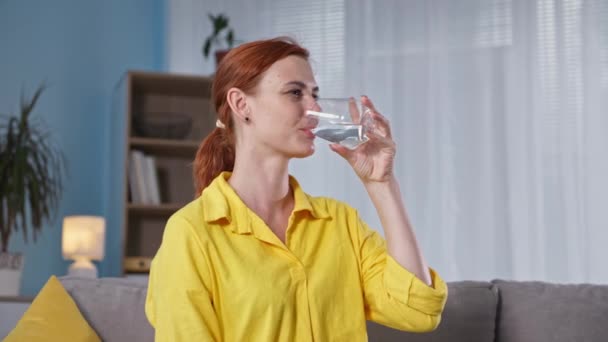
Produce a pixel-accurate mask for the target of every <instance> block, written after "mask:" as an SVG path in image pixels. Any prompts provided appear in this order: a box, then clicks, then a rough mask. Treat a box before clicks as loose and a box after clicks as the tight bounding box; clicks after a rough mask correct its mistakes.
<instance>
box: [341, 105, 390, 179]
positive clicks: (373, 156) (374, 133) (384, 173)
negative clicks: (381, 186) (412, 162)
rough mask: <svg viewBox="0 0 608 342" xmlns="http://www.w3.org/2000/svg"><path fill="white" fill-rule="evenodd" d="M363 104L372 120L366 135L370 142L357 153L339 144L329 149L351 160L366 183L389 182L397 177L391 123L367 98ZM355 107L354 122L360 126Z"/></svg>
mask: <svg viewBox="0 0 608 342" xmlns="http://www.w3.org/2000/svg"><path fill="white" fill-rule="evenodd" d="M361 103H362V104H363V106H365V107H367V108H369V110H370V112H369V113H368V114H366V115H369V116H370V117H369V118H367V119H371V125H369V126H368V131H367V134H366V135H367V137H368V138H369V140H368V141H367V142H365V143H363V144H361V145H359V146H357V148H356V149H354V150H350V149H348V148H346V147H344V146H342V145H339V144H331V145H330V146H329V147H330V148H331V149H332V150H333V151H334V152H336V153H338V154H339V155H341V156H342V157H344V159H346V160H347V161H348V163H349V164H350V165H351V166H352V168H353V169H354V170H355V173H356V174H357V176H359V178H360V179H361V181H362V182H363V183H370V182H386V181H389V180H390V179H391V177H393V165H394V161H395V153H396V146H395V142H394V141H393V137H392V135H391V128H390V124H389V122H388V120H387V119H386V118H385V117H384V116H382V114H380V113H379V112H378V111H377V110H376V108H375V107H374V105H373V103H372V101H371V100H370V99H369V98H368V97H367V96H362V97H361ZM354 107H355V106H353V107H351V116H352V120H353V122H356V123H360V122H361V115H360V114H359V111H358V110H356V109H354ZM367 119H366V120H367Z"/></svg>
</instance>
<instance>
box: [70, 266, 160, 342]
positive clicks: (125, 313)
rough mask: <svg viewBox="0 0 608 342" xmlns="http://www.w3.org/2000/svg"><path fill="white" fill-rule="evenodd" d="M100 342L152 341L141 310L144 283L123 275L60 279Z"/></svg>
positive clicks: (150, 332)
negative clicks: (118, 276)
mask: <svg viewBox="0 0 608 342" xmlns="http://www.w3.org/2000/svg"><path fill="white" fill-rule="evenodd" d="M59 280H60V281H61V283H62V284H63V287H65V289H66V290H67V291H68V293H69V294H70V296H72V298H73V299H74V301H75V302H76V305H78V308H79V309H80V312H82V315H83V316H84V318H85V319H86V320H87V322H89V324H90V325H91V327H93V329H95V331H96V332H97V334H98V335H99V337H101V339H102V340H103V341H109V342H114V341H129V342H151V341H154V329H153V328H152V326H151V325H150V323H148V320H147V319H146V315H145V313H144V305H145V301H146V290H147V284H146V283H142V282H136V281H133V280H127V279H124V278H101V279H85V278H74V277H61V278H59Z"/></svg>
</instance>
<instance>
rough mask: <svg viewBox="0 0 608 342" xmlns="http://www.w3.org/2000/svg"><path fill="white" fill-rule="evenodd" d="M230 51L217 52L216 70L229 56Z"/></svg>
mask: <svg viewBox="0 0 608 342" xmlns="http://www.w3.org/2000/svg"><path fill="white" fill-rule="evenodd" d="M229 51H230V50H217V51H215V68H216V69H217V67H218V66H219V65H220V62H221V61H222V59H223V58H224V57H225V56H226V55H227V54H228V52H229Z"/></svg>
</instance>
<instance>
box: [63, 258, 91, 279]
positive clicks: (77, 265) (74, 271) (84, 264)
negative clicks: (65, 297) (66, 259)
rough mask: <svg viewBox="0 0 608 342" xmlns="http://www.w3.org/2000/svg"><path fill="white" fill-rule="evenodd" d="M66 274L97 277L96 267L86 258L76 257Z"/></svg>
mask: <svg viewBox="0 0 608 342" xmlns="http://www.w3.org/2000/svg"><path fill="white" fill-rule="evenodd" d="M68 276H71V277H80V278H97V267H95V265H93V263H92V262H91V261H90V260H88V259H78V260H76V261H74V262H73V263H72V264H71V265H70V267H69V268H68Z"/></svg>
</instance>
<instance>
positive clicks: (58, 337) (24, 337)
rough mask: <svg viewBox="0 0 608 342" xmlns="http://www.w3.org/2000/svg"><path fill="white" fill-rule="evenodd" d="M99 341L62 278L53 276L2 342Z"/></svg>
mask: <svg viewBox="0 0 608 342" xmlns="http://www.w3.org/2000/svg"><path fill="white" fill-rule="evenodd" d="M21 341H29V342H35V341H45V342H48V341H74V342H99V341H101V340H100V339H99V337H98V336H97V334H96V333H95V331H94V330H93V329H92V328H91V326H90V325H89V324H88V323H87V321H86V320H85V318H83V316H82V314H81V313H80V311H79V310H78V307H77V306H76V303H74V300H73V299H72V298H71V297H70V295H69V294H68V293H67V292H66V291H65V289H64V288H63V286H62V285H61V283H60V282H59V280H57V278H56V277H55V276H51V277H50V278H49V280H48V281H47V282H46V284H45V285H44V287H43V288H42V289H41V290H40V292H38V294H37V295H36V298H34V301H33V302H32V304H31V305H30V307H29V308H28V309H27V311H26V312H25V314H24V315H23V317H21V319H20V320H19V323H17V326H16V327H15V329H13V331H12V332H11V333H10V334H9V335H8V336H7V337H6V339H4V340H3V342H21Z"/></svg>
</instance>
